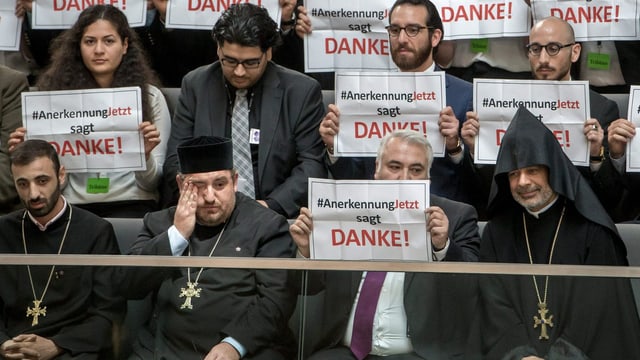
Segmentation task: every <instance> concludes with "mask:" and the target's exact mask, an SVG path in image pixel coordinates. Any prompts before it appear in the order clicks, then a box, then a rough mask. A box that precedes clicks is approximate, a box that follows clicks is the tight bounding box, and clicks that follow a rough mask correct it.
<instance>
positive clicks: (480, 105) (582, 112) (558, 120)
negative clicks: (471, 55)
mask: <svg viewBox="0 0 640 360" xmlns="http://www.w3.org/2000/svg"><path fill="white" fill-rule="evenodd" d="M473 103H474V104H473V108H474V109H475V111H476V112H477V113H478V119H479V121H480V129H479V131H478V136H477V137H476V141H475V151H474V162H475V163H476V164H495V163H496V159H497V157H498V150H499V147H500V142H501V141H502V136H503V135H504V133H505V132H506V130H507V128H508V127H509V123H510V122H511V119H512V118H513V115H515V113H516V111H517V110H518V108H519V107H520V106H524V107H525V108H527V109H528V110H529V111H531V113H533V114H534V115H535V116H537V117H538V118H539V119H540V120H541V121H542V122H543V123H544V124H545V125H546V126H547V127H548V128H549V129H550V130H551V131H552V132H553V134H554V135H555V137H556V138H557V139H558V142H559V143H560V146H561V147H562V149H563V150H564V152H565V154H567V156H568V157H569V159H570V160H571V161H572V162H573V163H574V164H575V165H582V166H587V165H589V146H588V142H587V139H586V137H585V136H584V133H583V127H584V122H585V121H586V119H588V118H589V117H590V113H591V111H590V103H589V82H588V81H551V80H495V79H474V81H473Z"/></svg>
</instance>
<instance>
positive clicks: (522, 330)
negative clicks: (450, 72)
mask: <svg viewBox="0 0 640 360" xmlns="http://www.w3.org/2000/svg"><path fill="white" fill-rule="evenodd" d="M489 216H490V220H489V222H488V223H487V225H486V227H485V229H484V232H483V235H482V243H481V244H482V245H481V247H480V260H481V261H489V262H514V263H532V264H533V263H536V264H587V265H619V266H624V265H627V259H626V249H625V247H624V244H623V243H622V240H621V239H620V236H619V235H618V232H617V230H616V228H615V225H614V224H613V222H612V221H611V219H610V218H609V216H608V215H607V213H606V212H605V210H604V209H603V207H602V205H601V204H600V203H599V201H598V199H597V198H596V195H595V194H594V193H593V190H592V189H591V188H590V186H589V185H588V184H587V182H586V180H585V179H584V178H583V177H582V176H581V174H580V173H579V172H578V170H577V169H576V168H575V167H574V166H573V165H572V164H571V162H570V160H569V159H568V158H567V157H566V155H565V154H564V152H563V151H562V149H561V148H560V145H559V143H558V141H557V139H556V138H555V137H554V136H553V134H552V133H551V132H550V131H549V130H548V129H547V127H546V126H544V125H543V124H542V123H541V122H540V121H539V120H538V119H537V118H535V117H534V115H533V114H531V113H530V112H529V111H528V110H526V109H524V108H520V109H519V110H518V112H517V113H516V115H515V117H514V119H513V120H512V122H511V124H510V126H509V128H508V129H507V132H506V134H505V135H504V138H503V141H502V145H501V147H500V151H499V153H498V160H497V163H496V171H495V175H494V178H493V184H492V189H491V195H490V198H489ZM480 289H481V298H482V300H483V301H482V302H483V311H482V317H481V318H482V319H481V321H480V322H479V325H478V326H479V329H480V331H481V334H482V345H483V352H484V356H485V357H486V358H488V359H522V358H525V357H527V356H533V357H532V359H536V358H545V359H558V358H561V359H638V358H640V342H639V341H638V339H640V324H639V321H638V314H637V310H636V307H635V303H634V298H633V293H632V291H631V287H630V284H629V281H628V279H609V278H572V277H548V276H533V277H529V276H517V277H516V276H496V277H485V278H483V279H482V280H481V286H480Z"/></svg>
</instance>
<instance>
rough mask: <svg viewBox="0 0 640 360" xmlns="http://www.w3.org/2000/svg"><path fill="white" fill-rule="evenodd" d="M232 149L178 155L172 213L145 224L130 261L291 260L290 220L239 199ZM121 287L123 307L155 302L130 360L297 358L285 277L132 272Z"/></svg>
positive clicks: (224, 144)
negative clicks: (129, 301)
mask: <svg viewBox="0 0 640 360" xmlns="http://www.w3.org/2000/svg"><path fill="white" fill-rule="evenodd" d="M232 149H233V146H232V144H231V141H230V140H229V139H226V138H219V137H207V136H202V137H197V138H195V139H192V140H188V141H187V142H185V143H182V144H181V145H180V146H179V147H178V150H177V151H178V156H179V159H180V174H179V175H177V177H176V179H175V180H176V181H177V182H178V183H179V184H180V199H179V201H178V205H177V206H175V207H171V208H169V209H165V210H161V211H157V212H153V213H149V214H147V216H145V218H144V225H143V228H142V230H141V231H140V235H139V236H138V240H136V242H135V243H134V244H133V245H132V246H131V249H130V250H129V253H130V254H135V255H168V256H205V257H206V256H208V257H216V256H227V257H229V256H231V257H292V256H293V254H294V251H295V249H294V246H293V242H292V240H291V236H290V235H289V233H288V223H287V220H286V219H285V218H284V217H283V216H281V215H279V214H277V213H275V212H274V211H272V210H270V209H267V208H265V207H264V206H261V205H259V204H258V203H257V202H256V201H254V200H253V199H251V198H249V197H247V196H245V195H244V194H242V193H240V192H237V191H236V190H237V185H238V175H237V173H236V171H235V170H234V164H233V156H232V152H233V150H232ZM120 284H121V287H122V292H123V294H124V295H125V296H126V297H128V298H143V297H145V296H146V295H147V294H148V293H150V292H152V293H155V297H154V298H155V300H156V301H155V307H154V314H153V316H152V318H151V320H150V321H151V323H150V324H149V327H148V329H145V330H148V331H140V333H139V334H138V339H139V341H138V342H137V343H136V344H134V347H133V348H134V356H133V357H132V358H135V359H240V358H242V359H268V360H272V359H273V360H277V359H282V360H284V359H290V358H291V354H292V353H293V351H294V349H295V345H294V344H293V341H292V339H293V338H292V334H291V332H290V330H289V329H288V327H287V321H288V319H289V317H290V316H291V313H292V312H293V307H294V305H295V297H294V294H293V292H292V291H290V290H289V288H288V287H287V273H286V271H285V270H253V269H217V268H199V269H198V268H194V269H191V268H181V269H177V268H162V269H157V268H136V269H129V270H126V271H125V272H124V278H123V279H122V281H121V282H120ZM154 330H155V331H154Z"/></svg>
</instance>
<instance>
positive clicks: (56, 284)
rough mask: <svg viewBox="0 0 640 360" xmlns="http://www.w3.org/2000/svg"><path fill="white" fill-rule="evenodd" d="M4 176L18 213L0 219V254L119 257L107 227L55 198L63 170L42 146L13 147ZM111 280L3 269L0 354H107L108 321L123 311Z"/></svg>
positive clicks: (107, 273)
mask: <svg viewBox="0 0 640 360" xmlns="http://www.w3.org/2000/svg"><path fill="white" fill-rule="evenodd" d="M11 173H12V175H13V178H14V181H15V187H16V189H17V191H18V194H19V196H20V199H21V200H22V203H23V205H24V207H25V210H18V211H15V212H12V213H11V214H8V215H4V216H2V217H0V229H2V231H1V232H0V253H10V254H119V253H120V252H119V250H118V244H117V242H116V238H115V235H114V232H113V228H112V227H111V224H110V223H109V222H107V221H106V220H103V219H101V218H99V217H97V216H95V215H93V214H91V213H89V212H87V211H84V210H82V209H80V208H76V207H74V206H71V205H69V204H68V203H67V201H66V200H65V199H64V197H62V196H61V195H60V186H61V184H62V183H64V181H65V170H64V167H62V166H60V162H59V160H58V155H57V154H56V151H55V149H54V148H53V146H51V145H50V144H49V143H47V142H46V141H43V140H28V141H25V142H23V143H22V144H20V145H18V146H17V147H16V149H15V151H13V153H12V154H11ZM114 275H115V271H114V269H113V268H108V267H102V266H97V267H96V266H29V265H27V266H17V265H16V266H2V267H1V268H0V278H1V279H2V286H0V304H1V306H2V310H1V312H0V324H1V325H0V344H2V345H1V346H0V357H2V358H3V359H53V358H59V359H70V358H74V359H76V358H78V359H79V358H82V359H106V358H111V357H113V352H112V345H113V342H112V333H113V324H114V322H116V321H119V320H120V319H121V317H122V315H123V314H124V301H122V299H121V298H120V297H118V296H117V292H116V284H115V282H114V280H113V279H114ZM25 315H26V316H25Z"/></svg>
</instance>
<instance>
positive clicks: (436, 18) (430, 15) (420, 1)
mask: <svg viewBox="0 0 640 360" xmlns="http://www.w3.org/2000/svg"><path fill="white" fill-rule="evenodd" d="M404 4H409V5H414V6H424V7H425V8H427V23H426V24H425V25H426V26H429V27H433V28H434V29H438V30H440V31H441V32H442V38H443V39H444V26H443V25H442V18H441V17H440V13H439V12H438V8H437V7H436V6H435V5H434V4H433V3H432V2H431V1H430V0H396V2H395V3H393V6H391V10H390V11H389V21H391V15H393V10H395V9H396V8H397V7H398V6H400V5H404ZM431 31H432V30H431V29H429V33H431ZM435 50H436V49H434V52H435Z"/></svg>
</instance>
